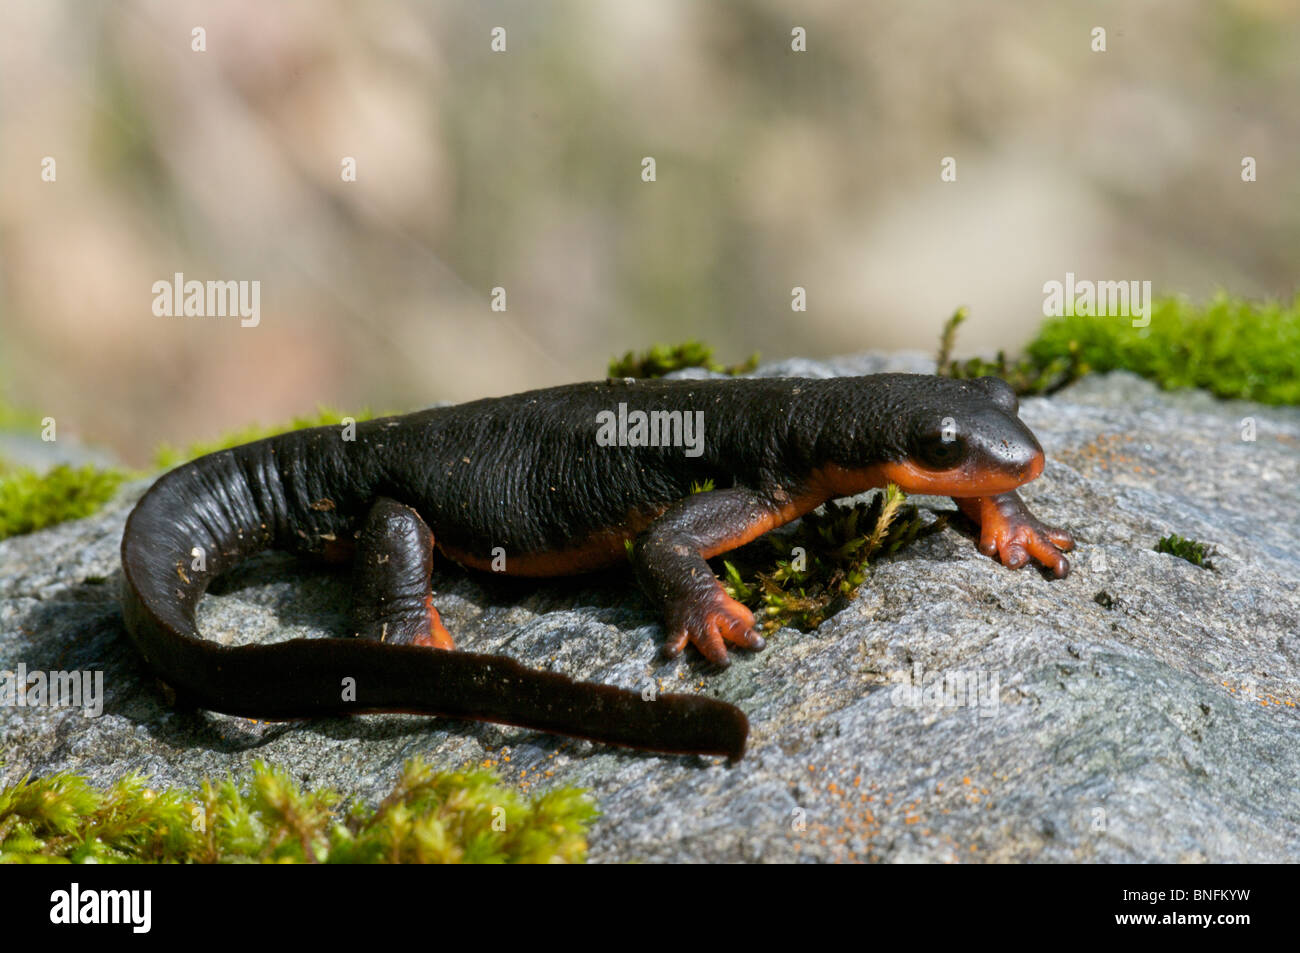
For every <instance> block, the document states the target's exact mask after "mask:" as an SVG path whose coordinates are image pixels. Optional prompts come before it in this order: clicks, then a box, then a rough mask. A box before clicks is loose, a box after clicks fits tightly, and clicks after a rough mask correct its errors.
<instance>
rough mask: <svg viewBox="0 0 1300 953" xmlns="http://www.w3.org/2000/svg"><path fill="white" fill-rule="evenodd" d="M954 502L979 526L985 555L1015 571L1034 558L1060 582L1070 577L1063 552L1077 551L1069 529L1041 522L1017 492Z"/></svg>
mask: <svg viewBox="0 0 1300 953" xmlns="http://www.w3.org/2000/svg"><path fill="white" fill-rule="evenodd" d="M953 502H954V503H956V504H957V506H958V507H959V508H960V509H961V511H962V512H963V513H965V514H966V515H967V516H968V517H970V518H971V519H972V520H974V521H975V522H976V523H978V524H979V528H980V542H979V550H980V552H982V553H983V554H984V555H986V556H995V557H997V558H998V559H1000V560H1001V561H1002V564H1003V565H1005V566H1007V567H1008V568H1011V569H1019V568H1020V567H1021V566H1023V565H1024V564H1025V563H1027V562H1029V559H1030V557H1033V558H1034V559H1036V560H1038V561H1039V562H1040V563H1042V564H1043V565H1044V566H1046V567H1047V568H1048V569H1050V570H1051V571H1052V575H1054V576H1056V577H1057V578H1058V579H1063V578H1064V577H1065V576H1066V575H1068V574H1069V572H1070V563H1069V560H1067V559H1066V558H1065V556H1063V555H1062V551H1064V552H1069V551H1070V550H1071V549H1073V548H1074V538H1073V537H1072V536H1071V535H1070V534H1069V533H1068V532H1067V531H1066V530H1063V529H1058V528H1056V527H1055V526H1047V525H1045V524H1043V523H1041V522H1039V520H1038V517H1036V516H1034V514H1033V513H1031V512H1029V508H1028V507H1027V506H1025V503H1024V501H1023V500H1022V499H1020V495H1019V494H1018V493H1016V492H1015V491H1014V490H1012V491H1011V492H1010V493H999V494H998V495H997V496H972V497H953Z"/></svg>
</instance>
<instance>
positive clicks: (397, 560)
mask: <svg viewBox="0 0 1300 953" xmlns="http://www.w3.org/2000/svg"><path fill="white" fill-rule="evenodd" d="M353 565H354V573H355V576H356V582H355V586H354V589H355V592H354V596H353V598H354V601H353V604H352V618H353V632H355V633H356V635H357V636H358V637H360V638H363V639H371V640H373V641H376V642H393V643H396V644H398V645H427V646H430V647H432V648H437V649H450V648H454V647H455V646H454V645H453V644H452V641H451V635H450V634H449V633H448V632H447V630H446V628H444V627H443V624H442V620H441V619H440V618H438V610H437V609H435V608H434V607H433V590H432V589H431V588H430V586H429V576H430V574H431V573H432V571H433V533H432V531H430V529H429V527H428V526H427V525H425V522H424V520H422V519H420V515H419V514H418V513H416V512H415V510H413V509H411V508H410V507H409V506H403V505H402V504H401V503H398V502H397V501H396V500H392V499H389V498H388V497H380V498H379V499H378V500H376V501H375V504H374V505H373V506H371V508H370V512H369V514H367V516H366V521H365V523H364V524H363V525H362V527H361V532H360V534H359V535H358V537H357V547H356V561H355V563H354V564H353Z"/></svg>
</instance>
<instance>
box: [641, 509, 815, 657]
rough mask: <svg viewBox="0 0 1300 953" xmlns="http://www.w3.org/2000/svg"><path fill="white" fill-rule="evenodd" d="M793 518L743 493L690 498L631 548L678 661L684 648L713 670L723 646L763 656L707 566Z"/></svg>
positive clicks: (746, 614) (746, 621)
mask: <svg viewBox="0 0 1300 953" xmlns="http://www.w3.org/2000/svg"><path fill="white" fill-rule="evenodd" d="M791 518H792V515H790V514H788V513H787V511H786V509H785V508H782V507H780V506H778V505H777V504H775V503H773V502H772V500H770V499H769V498H768V497H766V496H764V495H763V494H760V493H756V492H754V491H753V490H747V489H744V488H742V487H733V488H730V489H725V490H710V491H708V492H704V493H695V494H692V495H691V496H689V497H687V498H686V499H684V500H681V501H679V502H678V503H675V504H673V505H672V506H671V507H669V508H668V509H667V510H666V511H664V513H663V515H662V516H660V517H659V518H658V519H657V520H655V522H654V523H653V524H651V526H650V528H649V529H647V530H646V531H645V532H644V533H642V534H641V536H640V537H639V538H638V539H637V541H636V547H635V551H634V555H633V561H634V563H635V565H636V574H637V579H638V580H640V582H641V586H642V588H644V589H645V591H646V593H647V594H648V595H649V596H650V598H651V599H652V600H653V601H654V602H655V603H656V604H657V605H658V606H659V607H660V608H661V609H662V610H663V615H664V624H665V625H666V626H667V630H668V640H667V642H666V643H665V644H664V651H665V653H666V654H668V655H669V656H675V655H678V654H679V653H680V652H681V651H682V649H683V648H684V647H685V646H686V643H687V642H688V641H689V642H690V643H691V644H692V645H694V646H695V647H696V648H697V649H699V650H700V652H701V654H703V655H704V657H705V658H707V659H709V661H711V662H715V663H717V664H718V665H727V664H729V661H730V660H729V659H728V658H727V647H726V644H725V643H727V642H730V643H732V644H733V645H739V646H742V647H744V648H747V649H761V648H763V644H764V643H763V638H762V636H760V635H759V634H758V629H757V628H756V627H755V625H754V615H753V613H751V612H750V611H749V610H748V609H747V608H745V607H744V606H743V605H741V604H740V603H739V602H737V601H736V600H735V599H732V598H731V597H730V596H728V595H727V593H726V592H725V591H724V590H723V588H722V585H721V583H719V582H718V580H717V577H716V576H714V575H713V570H711V569H710V568H709V564H708V563H707V562H705V559H708V558H712V557H713V556H716V555H718V554H719V553H725V552H727V551H728V550H731V549H735V548H736V547H737V546H742V545H744V544H745V543H747V542H749V541H750V540H752V539H756V538H757V537H759V536H761V535H762V534H763V533H766V532H767V531H768V530H769V529H772V528H773V527H776V526H780V525H781V524H782V523H785V522H787V521H788V520H789V519H791Z"/></svg>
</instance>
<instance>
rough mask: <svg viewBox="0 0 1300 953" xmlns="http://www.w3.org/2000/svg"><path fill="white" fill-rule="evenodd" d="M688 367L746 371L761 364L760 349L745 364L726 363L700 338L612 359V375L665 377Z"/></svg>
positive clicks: (734, 371)
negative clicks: (719, 362)
mask: <svg viewBox="0 0 1300 953" xmlns="http://www.w3.org/2000/svg"><path fill="white" fill-rule="evenodd" d="M684 367H704V368H708V369H709V370H710V371H713V372H715V373H720V374H746V373H748V372H749V371H752V370H753V369H754V368H756V367H758V353H757V352H755V353H753V354H751V355H750V356H749V360H747V361H745V362H744V363H741V364H733V365H731V366H729V367H728V366H724V365H722V364H718V363H717V362H716V361H714V360H713V348H711V347H709V346H708V345H707V344H704V343H702V342H700V341H694V340H691V341H683V342H682V343H681V344H677V345H673V346H669V345H666V344H656V345H655V346H654V347H652V348H650V350H648V351H642V352H641V353H640V354H636V353H635V352H633V351H628V352H627V353H626V354H624V355H623V356H622V357H621V358H618V359H616V360H613V361H610V362H609V376H610V377H663V376H664V375H665V374H668V373H670V372H672V371H678V370H681V369H682V368H684Z"/></svg>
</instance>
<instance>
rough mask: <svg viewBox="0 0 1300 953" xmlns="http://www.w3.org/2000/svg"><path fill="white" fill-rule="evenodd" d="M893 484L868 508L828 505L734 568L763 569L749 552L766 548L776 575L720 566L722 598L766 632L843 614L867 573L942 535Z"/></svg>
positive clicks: (766, 540) (740, 556)
mask: <svg viewBox="0 0 1300 953" xmlns="http://www.w3.org/2000/svg"><path fill="white" fill-rule="evenodd" d="M906 499H907V497H906V496H905V495H904V494H903V491H902V490H900V489H899V488H898V487H896V486H894V485H893V484H890V485H889V486H888V487H886V488H885V491H884V492H883V493H880V494H877V495H876V496H875V497H873V498H872V500H871V502H870V503H856V504H853V505H851V506H850V505H846V504H839V503H831V504H828V505H827V506H825V507H823V508H822V509H820V510H818V511H816V512H814V513H810V514H809V515H808V516H805V517H804V518H803V519H802V520H801V521H800V523H799V527H798V529H796V530H795V532H793V533H772V534H769V535H767V536H765V537H763V539H762V540H760V541H758V542H755V543H751V544H750V545H749V546H746V547H745V548H744V549H742V550H739V551H738V552H737V555H736V557H735V558H736V562H737V563H741V564H742V565H743V564H745V563H750V564H757V563H759V562H763V561H764V560H762V558H761V557H758V556H757V554H756V553H754V552H753V547H756V546H760V545H766V546H767V547H769V552H768V554H767V560H766V562H767V564H768V565H769V566H770V559H771V555H772V554H773V552H774V554H775V556H776V568H775V569H753V568H752V566H751V568H749V569H748V570H742V569H738V568H737V566H736V564H734V563H732V562H731V561H730V560H728V561H725V562H724V563H723V567H724V570H725V573H724V579H723V586H724V588H725V589H726V590H727V593H728V594H729V595H730V596H731V597H732V598H733V599H736V600H737V601H739V602H742V603H744V604H745V605H746V606H748V607H749V608H751V609H762V610H763V622H762V626H763V628H764V629H767V630H769V631H771V630H773V629H777V628H780V627H781V626H785V625H791V626H794V627H796V628H799V629H805V630H806V629H812V628H816V627H817V626H818V625H820V624H821V622H822V621H823V620H824V619H825V618H826V617H827V616H829V615H833V614H834V613H835V612H837V611H838V610H839V609H841V608H843V607H844V606H845V605H846V604H847V603H848V601H849V600H850V599H851V598H853V596H854V594H855V593H856V592H857V591H858V587H860V586H861V585H862V583H863V582H864V581H866V577H867V569H868V566H869V565H870V564H871V563H872V562H874V561H875V560H877V559H879V558H881V557H883V556H887V555H891V554H893V553H895V552H897V551H898V550H899V548H900V547H902V546H905V545H907V544H908V543H910V542H912V541H914V540H916V539H918V538H919V537H921V536H925V535H928V534H930V533H933V532H936V531H937V530H940V529H942V528H943V526H944V525H945V524H946V520H945V519H944V518H943V517H940V518H939V519H938V520H936V521H934V522H932V523H931V524H930V525H928V526H927V525H926V524H925V521H924V520H923V519H922V517H921V514H920V512H919V511H918V510H917V508H916V507H915V506H914V505H912V504H910V503H905V501H906Z"/></svg>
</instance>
